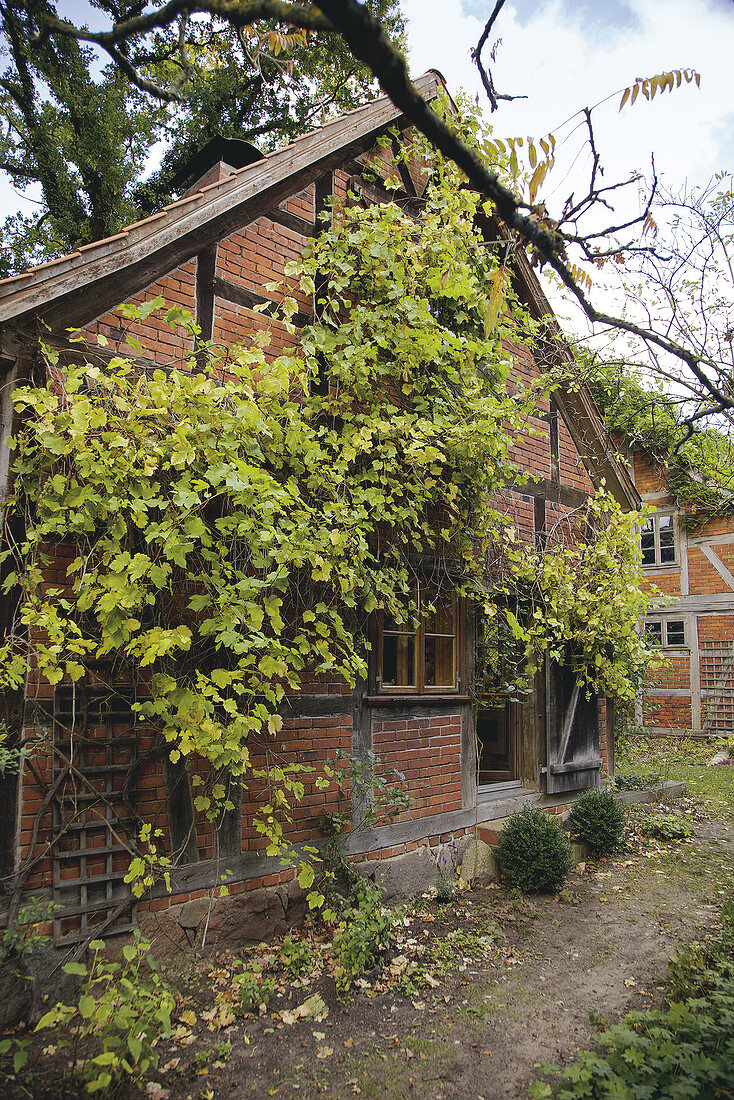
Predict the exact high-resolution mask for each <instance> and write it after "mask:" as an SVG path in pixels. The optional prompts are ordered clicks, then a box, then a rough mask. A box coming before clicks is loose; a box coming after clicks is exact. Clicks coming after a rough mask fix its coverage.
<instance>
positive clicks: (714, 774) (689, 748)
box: [616, 736, 734, 811]
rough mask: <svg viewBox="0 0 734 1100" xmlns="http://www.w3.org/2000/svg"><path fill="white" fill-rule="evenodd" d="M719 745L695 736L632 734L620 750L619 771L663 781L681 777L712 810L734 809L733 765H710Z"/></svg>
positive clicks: (618, 756)
mask: <svg viewBox="0 0 734 1100" xmlns="http://www.w3.org/2000/svg"><path fill="white" fill-rule="evenodd" d="M720 747H721V745H720V744H717V743H716V742H713V741H694V740H693V739H692V738H663V737H644V736H640V737H631V738H629V739H628V740H627V741H626V742H625V743H624V744H623V745H620V746H619V748H618V750H617V758H616V771H617V772H618V773H620V774H622V775H625V774H633V775H644V776H647V777H649V778H650V779H654V780H658V781H663V782H665V781H667V780H670V779H682V780H684V781H685V782H686V783H687V784H688V792H689V794H691V795H694V796H695V797H697V798H701V799H703V800H705V801H706V802H707V803H709V804H710V805H711V808H712V809H713V808H716V809H720V808H722V807H725V808H727V809H728V810H732V811H734V768H731V767H725V766H720V767H719V766H716V767H708V766H707V761H708V760H710V759H711V757H712V756H713V755H714V754H715V753H716V752H718V751H719V748H720Z"/></svg>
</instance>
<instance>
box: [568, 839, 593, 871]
mask: <svg viewBox="0 0 734 1100" xmlns="http://www.w3.org/2000/svg"><path fill="white" fill-rule="evenodd" d="M588 858H589V845H588V844H584V842H583V840H572V841H571V862H572V863H573V865H574V867H575V866H576V864H577V863H585V862H586V860H587V859H588Z"/></svg>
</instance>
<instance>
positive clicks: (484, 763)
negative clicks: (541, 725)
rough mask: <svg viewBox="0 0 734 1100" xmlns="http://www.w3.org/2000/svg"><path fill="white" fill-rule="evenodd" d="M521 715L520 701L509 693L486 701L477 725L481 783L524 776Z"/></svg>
mask: <svg viewBox="0 0 734 1100" xmlns="http://www.w3.org/2000/svg"><path fill="white" fill-rule="evenodd" d="M520 719H521V707H520V704H519V703H517V702H515V701H514V700H510V699H508V698H507V697H506V696H505V697H499V698H495V699H492V700H489V699H485V700H483V701H482V704H481V705H480V707H479V709H478V711H477V727H476V730H477V765H478V766H477V773H478V774H477V780H478V783H479V786H480V787H486V786H488V785H490V784H493V783H512V782H517V781H518V780H519V779H520V767H519V763H520V725H521V721H520Z"/></svg>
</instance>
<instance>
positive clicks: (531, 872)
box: [497, 806, 571, 894]
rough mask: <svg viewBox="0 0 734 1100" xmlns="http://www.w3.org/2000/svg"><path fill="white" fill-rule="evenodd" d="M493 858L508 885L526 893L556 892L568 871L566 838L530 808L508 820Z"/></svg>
mask: <svg viewBox="0 0 734 1100" xmlns="http://www.w3.org/2000/svg"><path fill="white" fill-rule="evenodd" d="M497 855H498V857H499V860H500V863H501V864H502V871H503V873H504V874H505V875H506V876H507V878H508V879H509V880H510V882H511V883H513V885H515V886H519V888H520V889H521V890H522V891H523V892H524V893H528V894H544V893H549V892H551V891H553V890H557V889H558V888H559V887H560V886H562V885H563V883H564V882H565V880H566V878H567V877H568V873H569V871H570V870H571V846H570V844H569V842H568V839H567V838H566V837H565V836H564V835H563V833H562V831H561V829H560V827H559V826H558V825H557V824H556V823H555V821H553V820H552V819H551V818H550V817H548V815H547V814H544V813H543V811H542V810H539V809H537V808H536V807H534V806H526V807H525V809H524V810H523V811H522V813H519V814H516V815H515V816H514V817H512V818H510V820H509V822H508V823H507V825H506V826H505V827H504V829H503V830H502V837H501V839H500V842H499V845H498V846H497Z"/></svg>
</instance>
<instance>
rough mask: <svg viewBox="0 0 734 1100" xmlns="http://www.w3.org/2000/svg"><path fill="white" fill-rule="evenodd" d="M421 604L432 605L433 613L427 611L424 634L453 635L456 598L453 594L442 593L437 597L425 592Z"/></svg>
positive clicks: (432, 593) (433, 593) (434, 594)
mask: <svg viewBox="0 0 734 1100" xmlns="http://www.w3.org/2000/svg"><path fill="white" fill-rule="evenodd" d="M423 603H424V605H425V604H429V603H432V604H433V605H434V607H435V608H436V610H435V611H429V612H428V614H427V615H426V616H425V619H424V623H425V631H426V634H454V633H455V630H454V607H455V605H456V597H455V595H454V593H453V592H444V593H441V594H440V595H437V594H436V593H435V592H430V591H427V592H426V593H425V595H424V597H423Z"/></svg>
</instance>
